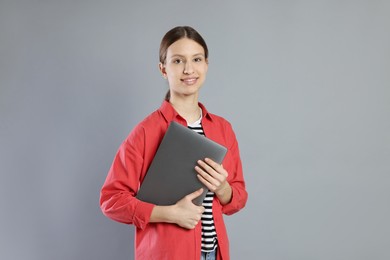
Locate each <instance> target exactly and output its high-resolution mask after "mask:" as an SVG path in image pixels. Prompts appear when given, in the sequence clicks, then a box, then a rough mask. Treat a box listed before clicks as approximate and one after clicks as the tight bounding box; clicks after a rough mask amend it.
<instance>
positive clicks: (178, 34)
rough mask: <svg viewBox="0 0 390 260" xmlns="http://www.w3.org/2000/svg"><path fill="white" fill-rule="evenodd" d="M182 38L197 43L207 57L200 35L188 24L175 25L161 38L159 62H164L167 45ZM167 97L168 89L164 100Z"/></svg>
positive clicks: (168, 95) (204, 43) (205, 46)
mask: <svg viewBox="0 0 390 260" xmlns="http://www.w3.org/2000/svg"><path fill="white" fill-rule="evenodd" d="M182 38H188V39H191V40H193V41H195V42H197V43H199V44H200V45H201V46H202V47H203V49H204V55H205V58H206V59H207V58H208V56H209V50H208V48H207V45H206V42H205V41H204V39H203V38H202V36H201V35H200V34H199V33H198V32H197V31H196V30H195V29H194V28H192V27H190V26H177V27H175V28H173V29H171V30H169V31H168V32H167V33H166V34H165V35H164V37H163V38H162V40H161V44H160V53H159V54H160V62H161V63H162V64H165V62H166V58H167V51H168V48H169V46H171V45H172V44H173V43H175V42H176V41H178V40H180V39H182ZM169 98H170V91H169V90H168V92H167V94H166V95H165V100H169Z"/></svg>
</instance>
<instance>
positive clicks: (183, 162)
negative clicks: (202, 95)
mask: <svg viewBox="0 0 390 260" xmlns="http://www.w3.org/2000/svg"><path fill="white" fill-rule="evenodd" d="M226 152H227V149H226V148H225V147H224V146H222V145H220V144H218V143H216V142H214V141H212V140H210V139H208V138H207V137H205V136H202V135H200V134H198V133H196V132H194V131H193V130H191V129H189V128H187V127H185V126H183V125H181V124H179V123H177V122H174V121H172V122H171V123H170V125H169V126H168V129H167V131H166V133H165V135H164V137H163V139H162V141H161V143H160V145H159V147H158V149H157V152H156V154H155V156H154V158H153V160H152V163H151V165H150V167H149V169H148V171H147V173H146V176H145V178H144V180H143V182H142V183H141V186H140V189H139V191H138V193H137V195H136V197H137V198H138V199H140V200H142V201H145V202H149V203H153V204H156V205H173V204H175V203H176V202H178V201H179V200H180V199H182V198H183V197H184V196H186V195H188V194H190V193H192V192H194V191H196V190H198V189H200V188H203V193H202V195H200V196H199V197H197V198H196V199H194V200H193V203H194V204H196V205H201V204H202V202H203V199H204V197H205V196H206V193H207V188H206V187H205V186H204V185H203V184H202V183H201V182H200V181H199V180H198V178H197V172H196V171H195V166H196V165H197V161H198V160H199V159H200V160H203V159H204V158H206V157H207V158H210V159H213V160H214V161H215V162H217V163H222V160H223V158H224V157H225V155H226Z"/></svg>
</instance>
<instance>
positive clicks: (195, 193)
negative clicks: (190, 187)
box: [186, 188, 203, 200]
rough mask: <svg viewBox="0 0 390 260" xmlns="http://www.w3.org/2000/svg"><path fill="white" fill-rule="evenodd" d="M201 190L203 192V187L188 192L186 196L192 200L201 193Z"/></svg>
mask: <svg viewBox="0 0 390 260" xmlns="http://www.w3.org/2000/svg"><path fill="white" fill-rule="evenodd" d="M202 192H203V188H200V189H199V190H196V191H194V192H193V193H190V194H188V195H187V196H186V197H187V198H188V199H189V200H193V199H196V198H197V197H199V196H200V195H202Z"/></svg>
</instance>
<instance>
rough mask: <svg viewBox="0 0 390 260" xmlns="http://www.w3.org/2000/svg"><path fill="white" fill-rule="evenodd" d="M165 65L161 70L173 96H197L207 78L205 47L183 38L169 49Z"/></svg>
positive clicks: (161, 65) (162, 65)
mask: <svg viewBox="0 0 390 260" xmlns="http://www.w3.org/2000/svg"><path fill="white" fill-rule="evenodd" d="M166 57H167V58H166V61H165V64H161V63H160V70H161V72H162V74H163V76H164V77H165V78H166V79H167V80H168V84H169V88H170V91H171V96H183V97H184V96H190V95H197V94H198V91H199V89H200V87H201V86H202V84H203V82H204V81H205V78H206V73H207V68H208V62H207V59H206V57H205V54H204V49H203V47H202V46H201V45H200V44H199V43H197V42H196V41H194V40H191V39H188V38H182V39H180V40H178V41H176V42H174V43H173V44H172V45H170V46H169V47H168V50H167V56H166Z"/></svg>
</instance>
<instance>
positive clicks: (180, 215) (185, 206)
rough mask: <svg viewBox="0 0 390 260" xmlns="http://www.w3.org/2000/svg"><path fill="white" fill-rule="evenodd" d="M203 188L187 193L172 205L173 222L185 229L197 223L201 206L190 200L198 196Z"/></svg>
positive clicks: (200, 213) (201, 209) (200, 214)
mask: <svg viewBox="0 0 390 260" xmlns="http://www.w3.org/2000/svg"><path fill="white" fill-rule="evenodd" d="M202 192H203V189H202V188H201V189H199V190H197V191H195V192H193V193H190V194H188V195H187V196H185V197H184V198H182V199H181V200H179V201H178V202H177V203H176V204H175V205H174V208H175V209H174V211H175V223H176V224H177V225H179V226H181V227H183V228H186V229H193V228H195V226H196V225H197V224H198V222H199V220H200V219H201V217H202V213H203V212H204V210H205V209H204V207H203V206H197V205H195V204H194V203H193V202H192V200H193V199H195V198H197V197H199V196H200V195H201V194H202Z"/></svg>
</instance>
